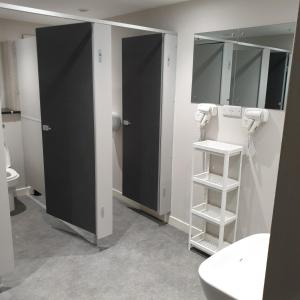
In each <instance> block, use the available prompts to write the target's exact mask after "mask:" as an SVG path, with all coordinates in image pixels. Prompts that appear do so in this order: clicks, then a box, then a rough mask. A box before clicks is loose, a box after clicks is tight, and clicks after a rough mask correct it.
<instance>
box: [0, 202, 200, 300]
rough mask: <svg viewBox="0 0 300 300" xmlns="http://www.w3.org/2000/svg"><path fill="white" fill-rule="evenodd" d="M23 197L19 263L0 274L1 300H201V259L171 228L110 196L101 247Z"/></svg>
mask: <svg viewBox="0 0 300 300" xmlns="http://www.w3.org/2000/svg"><path fill="white" fill-rule="evenodd" d="M21 202H22V203H23V204H24V205H25V207H24V206H23V207H24V208H26V209H25V210H24V211H23V212H21V213H19V214H18V215H15V216H13V217H12V228H13V239H14V249H15V258H16V261H15V263H16V268H15V271H14V272H13V273H12V274H10V275H9V276H5V277H3V278H2V281H3V287H2V288H1V290H2V293H0V299H1V300H2V299H5V300H8V299H9V300H11V299H14V300H27V299H28V300H35V299H37V300H39V299H55V300H62V299H63V300H64V299H80V300H81V299H82V300H84V299H89V300H90V299H130V300H133V299H172V300H173V299H205V297H204V296H203V292H202V289H201V286H200V282H199V279H198V272H197V271H198V267H199V265H200V264H201V262H202V261H203V260H204V259H205V257H204V256H201V254H199V253H195V252H190V251H188V250H187V235H186V234H184V233H183V232H181V231H178V230H176V229H175V228H173V227H172V226H169V225H163V224H161V223H160V222H158V221H156V220H154V219H152V218H150V217H148V216H145V215H143V214H141V213H140V212H137V211H134V210H132V209H129V208H128V207H126V206H125V205H124V204H122V203H120V202H119V201H118V200H114V234H113V236H112V237H111V238H110V239H109V240H108V241H107V243H109V244H110V245H111V247H109V248H107V249H98V248H96V247H95V246H93V245H91V244H89V243H87V242H86V241H84V240H82V239H81V238H79V237H77V236H76V235H72V234H70V233H67V232H64V231H62V230H57V229H55V228H53V227H52V226H51V225H50V224H51V222H52V220H51V218H49V217H48V216H47V215H46V214H45V213H44V211H43V210H42V209H41V208H40V207H39V206H38V205H37V204H36V203H34V202H33V201H32V200H30V199H29V198H26V197H24V198H22V199H21ZM22 203H19V204H20V205H21V206H22ZM21 211H22V210H21Z"/></svg>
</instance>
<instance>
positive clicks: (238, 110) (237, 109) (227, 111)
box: [223, 105, 242, 118]
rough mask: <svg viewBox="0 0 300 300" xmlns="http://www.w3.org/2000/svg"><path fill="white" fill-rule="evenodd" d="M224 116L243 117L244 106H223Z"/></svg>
mask: <svg viewBox="0 0 300 300" xmlns="http://www.w3.org/2000/svg"><path fill="white" fill-rule="evenodd" d="M223 116H224V117H229V118H241V117H242V107H241V106H233V105H224V106H223Z"/></svg>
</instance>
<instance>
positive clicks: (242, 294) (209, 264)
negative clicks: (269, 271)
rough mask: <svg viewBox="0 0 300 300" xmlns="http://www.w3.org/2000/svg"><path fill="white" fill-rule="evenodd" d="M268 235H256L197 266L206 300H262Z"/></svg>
mask: <svg viewBox="0 0 300 300" xmlns="http://www.w3.org/2000/svg"><path fill="white" fill-rule="evenodd" d="M269 239H270V234H267V233H263V234H255V235H252V236H249V237H247V238H244V239H242V240H240V241H238V242H236V243H234V244H232V245H230V246H228V247H226V248H224V249H223V250H221V251H219V252H217V253H216V254H214V255H213V256H211V257H210V258H208V259H207V260H206V261H204V262H203V263H202V264H201V265H200V267H199V276H200V281H201V284H202V287H203V290H204V293H205V295H206V297H207V299H208V300H232V299H238V300H262V298H263V288H264V281H265V272H266V265H267V257H268V249H269Z"/></svg>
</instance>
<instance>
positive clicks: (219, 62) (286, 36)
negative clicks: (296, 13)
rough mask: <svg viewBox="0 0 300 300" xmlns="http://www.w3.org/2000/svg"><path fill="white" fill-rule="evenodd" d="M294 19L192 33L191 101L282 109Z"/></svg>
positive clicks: (287, 78)
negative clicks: (290, 21) (193, 35)
mask: <svg viewBox="0 0 300 300" xmlns="http://www.w3.org/2000/svg"><path fill="white" fill-rule="evenodd" d="M295 27H296V24H295V23H284V24H275V25H268V26H259V27H250V28H239V29H234V30H224V31H216V32H208V33H201V34H195V38H194V59H193V83H192V97H191V101H192V103H214V104H219V105H238V106H242V107H259V108H268V109H281V110H283V109H284V107H285V103H286V101H285V100H286V97H287V87H288V81H289V73H290V69H291V52H292V49H293V41H294V33H295Z"/></svg>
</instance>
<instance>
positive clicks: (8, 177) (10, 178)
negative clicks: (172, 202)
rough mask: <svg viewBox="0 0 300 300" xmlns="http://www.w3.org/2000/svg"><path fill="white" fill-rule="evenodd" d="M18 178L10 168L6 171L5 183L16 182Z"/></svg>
mask: <svg viewBox="0 0 300 300" xmlns="http://www.w3.org/2000/svg"><path fill="white" fill-rule="evenodd" d="M19 177H20V175H19V174H18V173H17V172H16V171H15V170H14V169H12V168H7V169H6V181H7V182H11V181H13V180H16V179H18V178H19Z"/></svg>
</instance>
